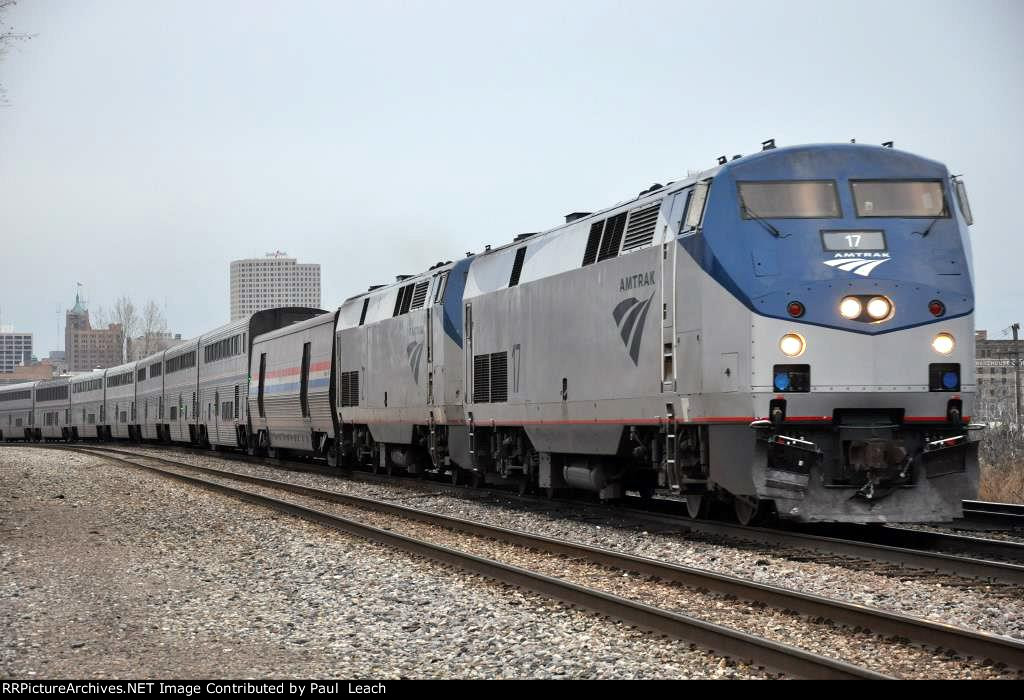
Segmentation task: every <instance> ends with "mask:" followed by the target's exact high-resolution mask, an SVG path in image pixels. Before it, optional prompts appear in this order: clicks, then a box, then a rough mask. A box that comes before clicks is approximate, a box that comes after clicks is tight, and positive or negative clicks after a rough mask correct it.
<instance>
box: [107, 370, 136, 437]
mask: <svg viewBox="0 0 1024 700" xmlns="http://www.w3.org/2000/svg"><path fill="white" fill-rule="evenodd" d="M135 365H136V363H134V362H128V363H126V364H123V365H117V366H116V367H111V368H110V369H108V370H107V371H106V374H105V375H104V385H105V386H106V395H105V397H104V401H105V404H106V408H105V410H104V414H105V415H106V418H107V420H106V423H105V426H106V430H107V437H108V438H118V439H121V440H125V439H131V440H135V439H137V437H136V436H137V432H138V431H137V429H136V425H135V422H136V421H135Z"/></svg>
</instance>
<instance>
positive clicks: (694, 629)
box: [50, 447, 891, 680]
mask: <svg viewBox="0 0 1024 700" xmlns="http://www.w3.org/2000/svg"><path fill="white" fill-rule="evenodd" d="M50 449H58V450H69V451H73V452H78V453H81V454H86V455H90V456H93V457H99V458H100V459H105V460H108V461H111V462H113V463H116V464H121V465H124V466H129V467H134V468H137V469H142V470H146V471H149V472H152V473H155V474H158V475H161V476H164V477H168V478H171V479H174V480H177V481H181V482H184V483H187V484H191V485H194V486H199V487H202V488H205V489H208V490H211V491H213V492H216V493H220V494H224V495H228V496H231V497H234V498H237V499H239V500H242V501H245V502H248V503H252V504H255V505H260V506H265V507H269V508H273V509H275V510H277V511H279V512H282V513H286V514H289V515H294V516H297V517H299V518H302V519H304V520H307V521H310V522H314V523H317V524H319V525H323V526H326V527H329V528H332V529H335V530H339V531H342V532H346V533H348V534H350V535H354V536H357V537H360V538H363V539H366V540H369V541H371V542H376V543H378V544H382V545H385V546H388V547H392V548H395V549H401V550H403V551H405V552H408V553H410V554H415V555H419V556H423V557H426V558H428V559H431V560H433V561H437V562H440V563H442V564H447V565H451V566H455V567H458V568H460V569H462V570H464V571H468V572H471V573H475V574H478V575H481V576H483V577H485V578H489V579H493V580H495V581H498V582H500V583H504V584H508V585H511V586H516V587H519V588H523V589H526V590H530V591H532V592H534V593H538V594H540V595H544V596H547V597H549V598H553V599H555V600H559V601H561V602H563V603H567V604H569V605H572V606H577V607H580V608H583V609H587V610H590V611H592V612H595V613H598V614H601V615H606V616H609V617H612V618H614V619H616V620H620V621H622V622H624V623H627V624H629V625H633V626H636V627H638V628H642V629H646V630H650V631H653V632H657V633H660V634H664V635H666V636H669V637H672V638H675V639H681V640H685V641H687V642H691V643H694V644H697V645H698V646H700V647H703V648H705V649H708V650H710V651H712V652H715V653H718V654H720V655H724V656H728V657H732V658H737V659H749V660H752V661H754V663H755V665H758V666H763V667H764V668H766V669H768V670H771V671H775V672H780V673H783V674H787V675H793V676H798V677H801V678H815V679H818V678H821V679H843V680H852V679H872V680H886V679H890V678H891V677H890V676H887V675H885V674H881V673H878V672H876V671H872V670H870V669H866V668H862V667H860V666H856V665H854V664H850V663H847V662H845V661H840V660H838V659H833V658H830V657H826V656H821V655H819V654H814V653H812V652H808V651H806V650H804V649H799V648H797V647H793V646H790V645H788V644H783V643H780V642H775V641H772V640H769V639H764V638H761V637H758V636H756V635H753V634H749V633H746V632H741V631H739V630H734V629H730V628H728V627H724V626H722V625H716V624H713V623H709V622H705V621H703V620H698V619H696V618H692V617H689V616H686V615H681V614H679V613H674V612H670V611H667V610H662V609H660V608H656V607H653V606H650V605H646V604H644V603H639V602H636V601H632V600H629V599H627V598H623V597H621V596H617V595H614V594H610V593H605V592H603V591H599V590H595V589H592V588H588V587H585V586H580V585H577V584H574V583H570V582H568V581H563V580H561V579H558V578H554V577H551V576H546V575H544V574H539V573H536V572H533V571H529V570H527V569H523V568H521V567H517V566H513V565H510V564H504V563H502V562H497V561H493V560H491V559H487V558H484V557H480V556H477V555H474V554H470V553H467V552H462V551H459V550H456V549H452V548H450V547H444V546H441V545H437V544H433V543H431V542H427V541H424V540H419V539H416V538H413V537H408V536H406V535H402V534H399V533H396V532H390V531H387V530H382V529H379V528H376V527H373V526H370V525H366V524H363V523H360V522H357V521H355V520H351V519H348V518H344V517H341V516H338V515H334V514H332V513H327V512H324V511H321V510H316V509H314V508H310V507H307V506H303V505H300V504H298V503H294V502H291V501H285V500H281V499H277V498H273V497H271V496H265V495H262V494H258V493H253V492H251V491H246V490H244V489H237V488H234V487H232V486H228V485H226V484H223V483H219V482H215V481H209V480H207V479H203V478H200V477H198V476H191V475H188V474H181V473H179V472H177V471H173V469H166V468H161V467H156V466H152V465H148V464H139V463H137V462H134V461H132V460H129V459H124V458H122V457H117V456H114V455H113V454H110V450H104V449H103V448H90V447H56V448H50ZM131 456H132V457H133V458H135V459H139V458H142V459H150V460H157V461H170V460H163V458H158V457H151V456H147V455H140V454H134V453H132V454H131ZM176 466H179V465H176ZM180 466H181V467H189V468H192V469H196V467H194V466H193V465H186V464H182V465H180ZM214 471H216V470H214Z"/></svg>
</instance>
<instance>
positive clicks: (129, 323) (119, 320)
mask: <svg viewBox="0 0 1024 700" xmlns="http://www.w3.org/2000/svg"><path fill="white" fill-rule="evenodd" d="M111 318H112V322H113V323H116V324H117V325H118V326H119V328H118V341H119V345H120V347H121V362H127V361H128V357H129V355H130V354H131V349H132V348H131V344H132V338H133V337H134V336H135V333H136V332H137V331H138V329H139V322H140V319H139V314H138V313H137V312H136V311H135V304H134V303H132V300H131V299H129V298H128V296H127V295H125V294H122V295H121V297H120V298H118V300H117V301H116V302H114V311H113V312H112V314H111Z"/></svg>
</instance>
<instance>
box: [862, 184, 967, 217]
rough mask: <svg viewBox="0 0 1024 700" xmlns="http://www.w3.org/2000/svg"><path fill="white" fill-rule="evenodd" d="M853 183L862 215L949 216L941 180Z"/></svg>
mask: <svg viewBox="0 0 1024 700" xmlns="http://www.w3.org/2000/svg"><path fill="white" fill-rule="evenodd" d="M850 185H851V186H852V187H853V201H854V202H855V203H856V205H857V216H859V217H883V216H888V217H893V216H897V217H928V218H937V217H938V218H944V217H948V216H949V211H948V209H947V208H946V198H945V197H944V196H943V193H942V183H941V182H940V181H938V180H859V181H854V182H851V183H850Z"/></svg>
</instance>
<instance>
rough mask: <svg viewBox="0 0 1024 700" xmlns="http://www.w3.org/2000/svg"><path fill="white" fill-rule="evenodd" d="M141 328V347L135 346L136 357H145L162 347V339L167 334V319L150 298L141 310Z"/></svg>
mask: <svg viewBox="0 0 1024 700" xmlns="http://www.w3.org/2000/svg"><path fill="white" fill-rule="evenodd" d="M141 330H142V336H141V338H140V341H141V347H136V348H135V350H136V353H135V355H136V356H137V357H146V356H147V355H152V354H153V353H155V352H159V351H160V350H162V349H163V345H162V340H163V337H164V336H165V335H166V334H167V319H166V318H165V317H164V313H163V311H161V310H160V307H159V306H158V305H157V303H156V302H155V301H153V300H152V299H150V300H149V302H147V303H146V308H144V309H143V310H142V321H141Z"/></svg>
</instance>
